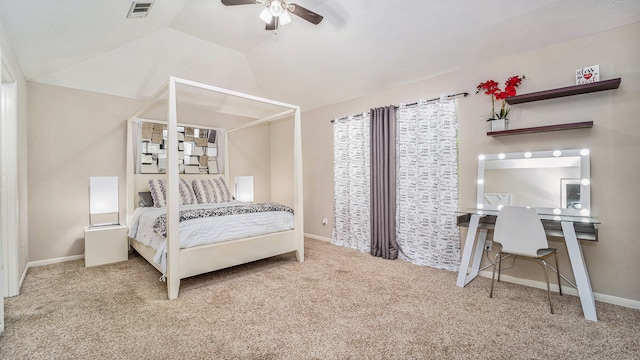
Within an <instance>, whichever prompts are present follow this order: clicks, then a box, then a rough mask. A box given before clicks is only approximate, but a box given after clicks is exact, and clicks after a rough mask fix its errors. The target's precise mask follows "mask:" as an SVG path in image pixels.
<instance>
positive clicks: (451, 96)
mask: <svg viewBox="0 0 640 360" xmlns="http://www.w3.org/2000/svg"><path fill="white" fill-rule="evenodd" d="M460 95H462V96H464V97H467V96H469V93H468V92H466V91H465V92H460V93H457V94H451V95H447V96H446V97H447V98H455V97H458V96H460ZM436 100H440V97H436V98H432V99H427V100H425V102H430V101H436ZM416 105H418V103H417V102H414V103H411V104H406V105H405V106H416ZM398 107H399V106H396V109H397V108H398ZM348 117H349V116H343V117H341V118H338V120H344V119H346V118H348ZM334 121H335V119H334V120H331V122H334Z"/></svg>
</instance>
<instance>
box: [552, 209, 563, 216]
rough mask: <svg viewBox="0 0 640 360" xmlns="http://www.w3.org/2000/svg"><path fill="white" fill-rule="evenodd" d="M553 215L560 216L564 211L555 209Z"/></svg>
mask: <svg viewBox="0 0 640 360" xmlns="http://www.w3.org/2000/svg"><path fill="white" fill-rule="evenodd" d="M553 213H554V214H556V215H560V214H561V213H562V210H560V209H558V208H555V209H553Z"/></svg>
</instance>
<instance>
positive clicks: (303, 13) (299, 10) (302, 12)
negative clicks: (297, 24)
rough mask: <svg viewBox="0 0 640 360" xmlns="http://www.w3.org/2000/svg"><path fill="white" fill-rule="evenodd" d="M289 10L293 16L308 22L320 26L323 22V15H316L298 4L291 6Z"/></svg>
mask: <svg viewBox="0 0 640 360" xmlns="http://www.w3.org/2000/svg"><path fill="white" fill-rule="evenodd" d="M288 9H289V11H290V12H292V13H293V14H295V15H297V16H299V17H301V18H303V19H305V20H307V21H308V22H310V23H312V24H315V25H318V24H320V21H322V19H323V17H322V15H319V14H316V13H314V12H313V11H311V10H309V9H305V8H303V7H302V6H300V5H298V4H289V6H288Z"/></svg>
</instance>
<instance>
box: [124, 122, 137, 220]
mask: <svg viewBox="0 0 640 360" xmlns="http://www.w3.org/2000/svg"><path fill="white" fill-rule="evenodd" d="M132 121H133V120H131V119H129V120H127V161H126V166H127V168H126V172H125V174H126V178H125V180H126V188H125V193H126V195H127V202H126V206H127V208H126V210H127V222H126V223H125V224H126V225H127V226H131V219H132V218H133V210H135V208H136V202H135V195H134V194H135V190H134V179H133V177H134V170H133V166H134V165H133V151H134V149H133V124H132Z"/></svg>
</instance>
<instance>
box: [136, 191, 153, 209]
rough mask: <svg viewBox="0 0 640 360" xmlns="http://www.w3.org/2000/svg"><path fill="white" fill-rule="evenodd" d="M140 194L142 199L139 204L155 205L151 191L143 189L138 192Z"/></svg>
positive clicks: (141, 205) (142, 205)
mask: <svg viewBox="0 0 640 360" xmlns="http://www.w3.org/2000/svg"><path fill="white" fill-rule="evenodd" d="M138 196H140V201H139V202H138V206H140V207H153V197H151V192H150V191H141V192H139V193H138Z"/></svg>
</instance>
